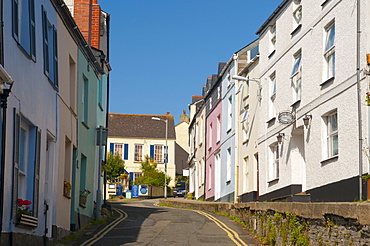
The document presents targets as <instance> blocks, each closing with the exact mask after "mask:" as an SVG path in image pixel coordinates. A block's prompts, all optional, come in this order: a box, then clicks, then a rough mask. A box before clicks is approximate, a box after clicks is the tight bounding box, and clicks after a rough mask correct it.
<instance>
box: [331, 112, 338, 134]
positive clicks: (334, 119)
mask: <svg viewBox="0 0 370 246" xmlns="http://www.w3.org/2000/svg"><path fill="white" fill-rule="evenodd" d="M336 130H338V122H337V114H333V115H331V116H330V132H334V131H336Z"/></svg>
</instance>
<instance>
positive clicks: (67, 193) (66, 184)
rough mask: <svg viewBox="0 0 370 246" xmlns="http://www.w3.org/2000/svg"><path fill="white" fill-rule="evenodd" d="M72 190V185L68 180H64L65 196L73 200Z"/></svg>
mask: <svg viewBox="0 0 370 246" xmlns="http://www.w3.org/2000/svg"><path fill="white" fill-rule="evenodd" d="M71 189H72V185H71V183H70V182H67V180H64V187H63V196H65V197H67V198H69V199H71Z"/></svg>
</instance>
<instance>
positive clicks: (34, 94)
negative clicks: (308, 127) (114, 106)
mask: <svg viewBox="0 0 370 246" xmlns="http://www.w3.org/2000/svg"><path fill="white" fill-rule="evenodd" d="M76 2H77V1H75V3H76ZM95 4H96V5H97V3H96V1H95ZM0 5H1V10H2V11H3V13H1V18H2V20H1V21H2V22H3V23H4V25H3V26H2V27H1V30H0V31H1V36H2V39H1V45H0V54H1V55H0V57H1V65H2V67H3V68H4V69H3V68H2V69H0V71H1V74H2V75H1V77H2V80H3V82H6V84H5V87H6V89H5V90H3V91H1V93H2V97H3V95H4V94H5V93H6V92H9V96H8V97H7V98H6V99H7V100H6V102H7V110H3V114H2V115H1V119H2V130H3V131H6V133H7V134H2V135H1V137H2V143H1V146H2V151H1V160H2V161H1V163H2V164H1V173H2V179H1V194H0V199H1V206H0V208H1V211H0V215H1V238H0V244H2V245H3V244H4V245H8V244H9V243H10V241H12V242H13V243H14V244H19V243H20V242H22V241H24V240H33V241H35V242H39V244H42V242H43V241H42V240H43V239H42V238H43V237H44V238H46V239H48V240H53V239H57V238H59V237H61V236H63V235H65V232H68V231H70V230H75V229H78V228H80V227H81V226H83V224H84V223H86V222H87V221H89V220H91V219H93V218H95V216H96V215H95V214H94V202H95V203H98V204H99V199H100V197H99V193H98V192H99V190H100V188H99V185H98V184H99V180H100V179H101V176H100V173H99V171H98V170H99V165H100V163H101V161H103V160H104V155H98V152H99V151H101V152H104V148H103V147H102V146H103V145H102V144H101V145H100V149H99V147H97V146H96V145H97V128H98V127H99V126H102V127H103V128H105V126H106V102H107V78H108V73H109V70H110V67H109V63H108V60H107V55H108V50H107V49H106V48H104V46H98V47H95V48H91V45H92V44H91V42H87V39H86V38H85V37H84V36H83V35H82V33H81V32H80V30H79V28H78V25H77V24H76V22H75V20H74V19H73V16H72V14H71V12H70V9H69V8H68V7H67V5H66V4H65V2H64V1H62V0H48V1H39V0H31V1H30V0H14V1H0ZM99 17H102V19H101V20H103V19H104V20H105V19H106V17H108V15H106V13H104V12H101V11H100V10H99ZM99 23H100V24H101V25H103V24H104V25H105V28H106V27H107V25H108V23H107V22H104V21H102V22H99ZM106 35H108V33H106V34H105V36H106ZM102 39H103V40H105V39H104V38H102ZM103 43H104V42H103ZM102 55H104V56H102ZM102 58H104V59H102ZM85 78H87V79H88V80H89V82H90V83H89V86H90V88H89V92H90V90H91V92H90V93H89V100H90V101H89V104H88V107H86V106H85V108H84V106H83V98H84V94H83V93H81V88H82V86H81V85H82V84H83V83H84V82H85V81H86V80H84V79H85ZM13 81H14V82H13ZM10 82H13V83H10ZM9 84H11V85H9ZM4 92H5V93H4ZM86 93H88V92H86ZM86 95H87V94H86ZM86 95H85V96H86ZM2 106H6V105H2ZM3 108H5V107H3ZM85 111H86V112H89V114H90V115H89V118H88V119H89V121H88V124H86V122H85V119H87V118H83V117H84V116H85V115H84V113H83V112H85ZM83 123H85V125H84V124H83ZM82 126H83V127H85V128H86V131H88V130H89V132H86V133H85V135H84V137H85V136H86V139H85V140H83V139H82V135H81V132H82ZM88 128H89V129H88ZM78 129H79V131H78ZM3 131H2V132H3ZM85 146H91V147H90V148H91V151H90V152H89V151H86V150H85V149H84V148H85ZM98 156H99V158H98ZM83 157H86V158H88V159H89V160H90V162H89V163H90V164H89V165H91V166H90V167H88V170H87V169H84V168H82V166H83V164H82V163H83V161H82V160H83ZM88 172H91V173H90V174H89V173H88ZM86 175H89V176H92V177H94V179H90V180H91V181H90V182H89V183H88V182H82V181H83V177H84V176H86ZM85 189H89V191H90V192H91V193H92V194H91V195H90V197H88V199H87V201H86V202H85V204H84V206H81V203H80V201H79V199H80V197H81V196H80V194H81V193H80V191H81V190H82V191H83V190H85ZM100 196H101V195H100ZM100 201H101V199H100ZM27 207H29V208H27ZM97 207H98V209H97V210H98V211H99V209H100V206H97ZM77 216H78V217H79V218H80V220H79V222H80V223H78V224H77V222H76V217H77Z"/></svg>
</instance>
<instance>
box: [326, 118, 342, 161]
mask: <svg viewBox="0 0 370 246" xmlns="http://www.w3.org/2000/svg"><path fill="white" fill-rule="evenodd" d="M333 116H335V119H336V122H335V125H336V129H334V130H333V129H332V126H333ZM325 125H326V158H332V157H335V156H338V154H339V141H338V140H339V134H338V113H337V111H333V112H331V113H329V114H327V115H326V116H325ZM334 138H336V149H335V143H334V142H335V140H334Z"/></svg>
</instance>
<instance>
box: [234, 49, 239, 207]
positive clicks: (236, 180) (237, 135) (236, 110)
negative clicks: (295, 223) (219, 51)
mask: <svg viewBox="0 0 370 246" xmlns="http://www.w3.org/2000/svg"><path fill="white" fill-rule="evenodd" d="M233 60H234V64H235V65H234V69H235V75H238V70H239V66H238V54H234V55H233ZM236 81H238V85H237V84H236ZM237 88H239V80H236V79H234V97H235V99H234V101H235V103H234V105H235V106H234V113H235V117H234V119H235V123H234V128H235V138H234V139H235V143H234V144H235V152H234V162H235V163H234V164H235V165H234V170H235V171H234V172H235V173H234V175H235V186H234V192H235V193H234V203H239V199H238V194H239V160H238V157H239V110H238V109H239V106H238V105H239V103H238V95H235V90H237Z"/></svg>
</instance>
